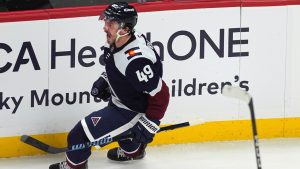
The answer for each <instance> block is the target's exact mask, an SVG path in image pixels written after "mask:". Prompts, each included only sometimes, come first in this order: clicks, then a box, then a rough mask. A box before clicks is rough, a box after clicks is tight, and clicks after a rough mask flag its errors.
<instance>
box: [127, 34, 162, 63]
mask: <svg viewBox="0 0 300 169" xmlns="http://www.w3.org/2000/svg"><path fill="white" fill-rule="evenodd" d="M134 36H135V40H134V41H132V42H131V43H129V44H128V45H127V46H126V48H125V52H124V53H125V55H126V57H127V59H128V60H129V61H130V62H131V61H133V60H135V59H141V58H142V59H143V58H144V59H148V60H151V61H152V62H153V63H155V62H156V61H157V60H156V59H157V58H156V55H155V52H154V50H153V47H152V45H151V43H149V42H148V41H147V40H146V38H145V36H144V35H142V34H139V33H135V34H134Z"/></svg>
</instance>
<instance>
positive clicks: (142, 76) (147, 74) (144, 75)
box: [135, 65, 153, 82]
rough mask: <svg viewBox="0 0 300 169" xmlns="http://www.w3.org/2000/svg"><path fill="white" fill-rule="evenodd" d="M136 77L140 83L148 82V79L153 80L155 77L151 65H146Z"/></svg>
mask: <svg viewBox="0 0 300 169" xmlns="http://www.w3.org/2000/svg"><path fill="white" fill-rule="evenodd" d="M135 73H136V75H137V77H138V79H139V81H140V82H142V81H145V82H148V79H151V78H152V77H153V71H152V69H151V67H150V65H146V66H145V67H144V68H143V70H141V71H140V70H137V71H136V72H135Z"/></svg>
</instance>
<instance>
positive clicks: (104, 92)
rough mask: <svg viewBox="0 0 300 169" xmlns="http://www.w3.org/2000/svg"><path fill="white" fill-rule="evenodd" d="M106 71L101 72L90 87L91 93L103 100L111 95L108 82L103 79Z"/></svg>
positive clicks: (106, 99)
mask: <svg viewBox="0 0 300 169" xmlns="http://www.w3.org/2000/svg"><path fill="white" fill-rule="evenodd" d="M105 77H106V73H105V72H103V73H102V74H101V76H100V77H99V79H97V80H96V81H95V82H94V84H93V87H92V90H91V95H92V96H94V97H97V98H100V99H102V100H104V101H108V99H109V98H110V96H111V92H110V89H109V86H108V83H107V82H106V80H105Z"/></svg>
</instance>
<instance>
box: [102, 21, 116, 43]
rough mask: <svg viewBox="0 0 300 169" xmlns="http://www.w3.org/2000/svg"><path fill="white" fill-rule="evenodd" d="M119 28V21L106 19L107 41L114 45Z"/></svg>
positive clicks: (104, 28)
mask: <svg viewBox="0 0 300 169" xmlns="http://www.w3.org/2000/svg"><path fill="white" fill-rule="evenodd" d="M119 29H120V25H119V23H118V22H116V21H114V20H104V27H103V30H104V32H105V33H106V41H107V43H108V44H110V45H112V44H113V43H114V42H115V40H116V38H117V32H118V30H119Z"/></svg>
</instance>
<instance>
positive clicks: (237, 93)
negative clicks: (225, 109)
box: [222, 85, 252, 103]
mask: <svg viewBox="0 0 300 169" xmlns="http://www.w3.org/2000/svg"><path fill="white" fill-rule="evenodd" d="M222 94H223V95H224V96H227V97H231V98H236V99H239V100H242V101H245V102H246V103H249V102H250V100H251V98H252V97H251V96H250V94H249V93H247V92H246V91H245V90H243V89H242V88H240V87H237V86H230V85H226V86H224V87H223V89H222Z"/></svg>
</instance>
